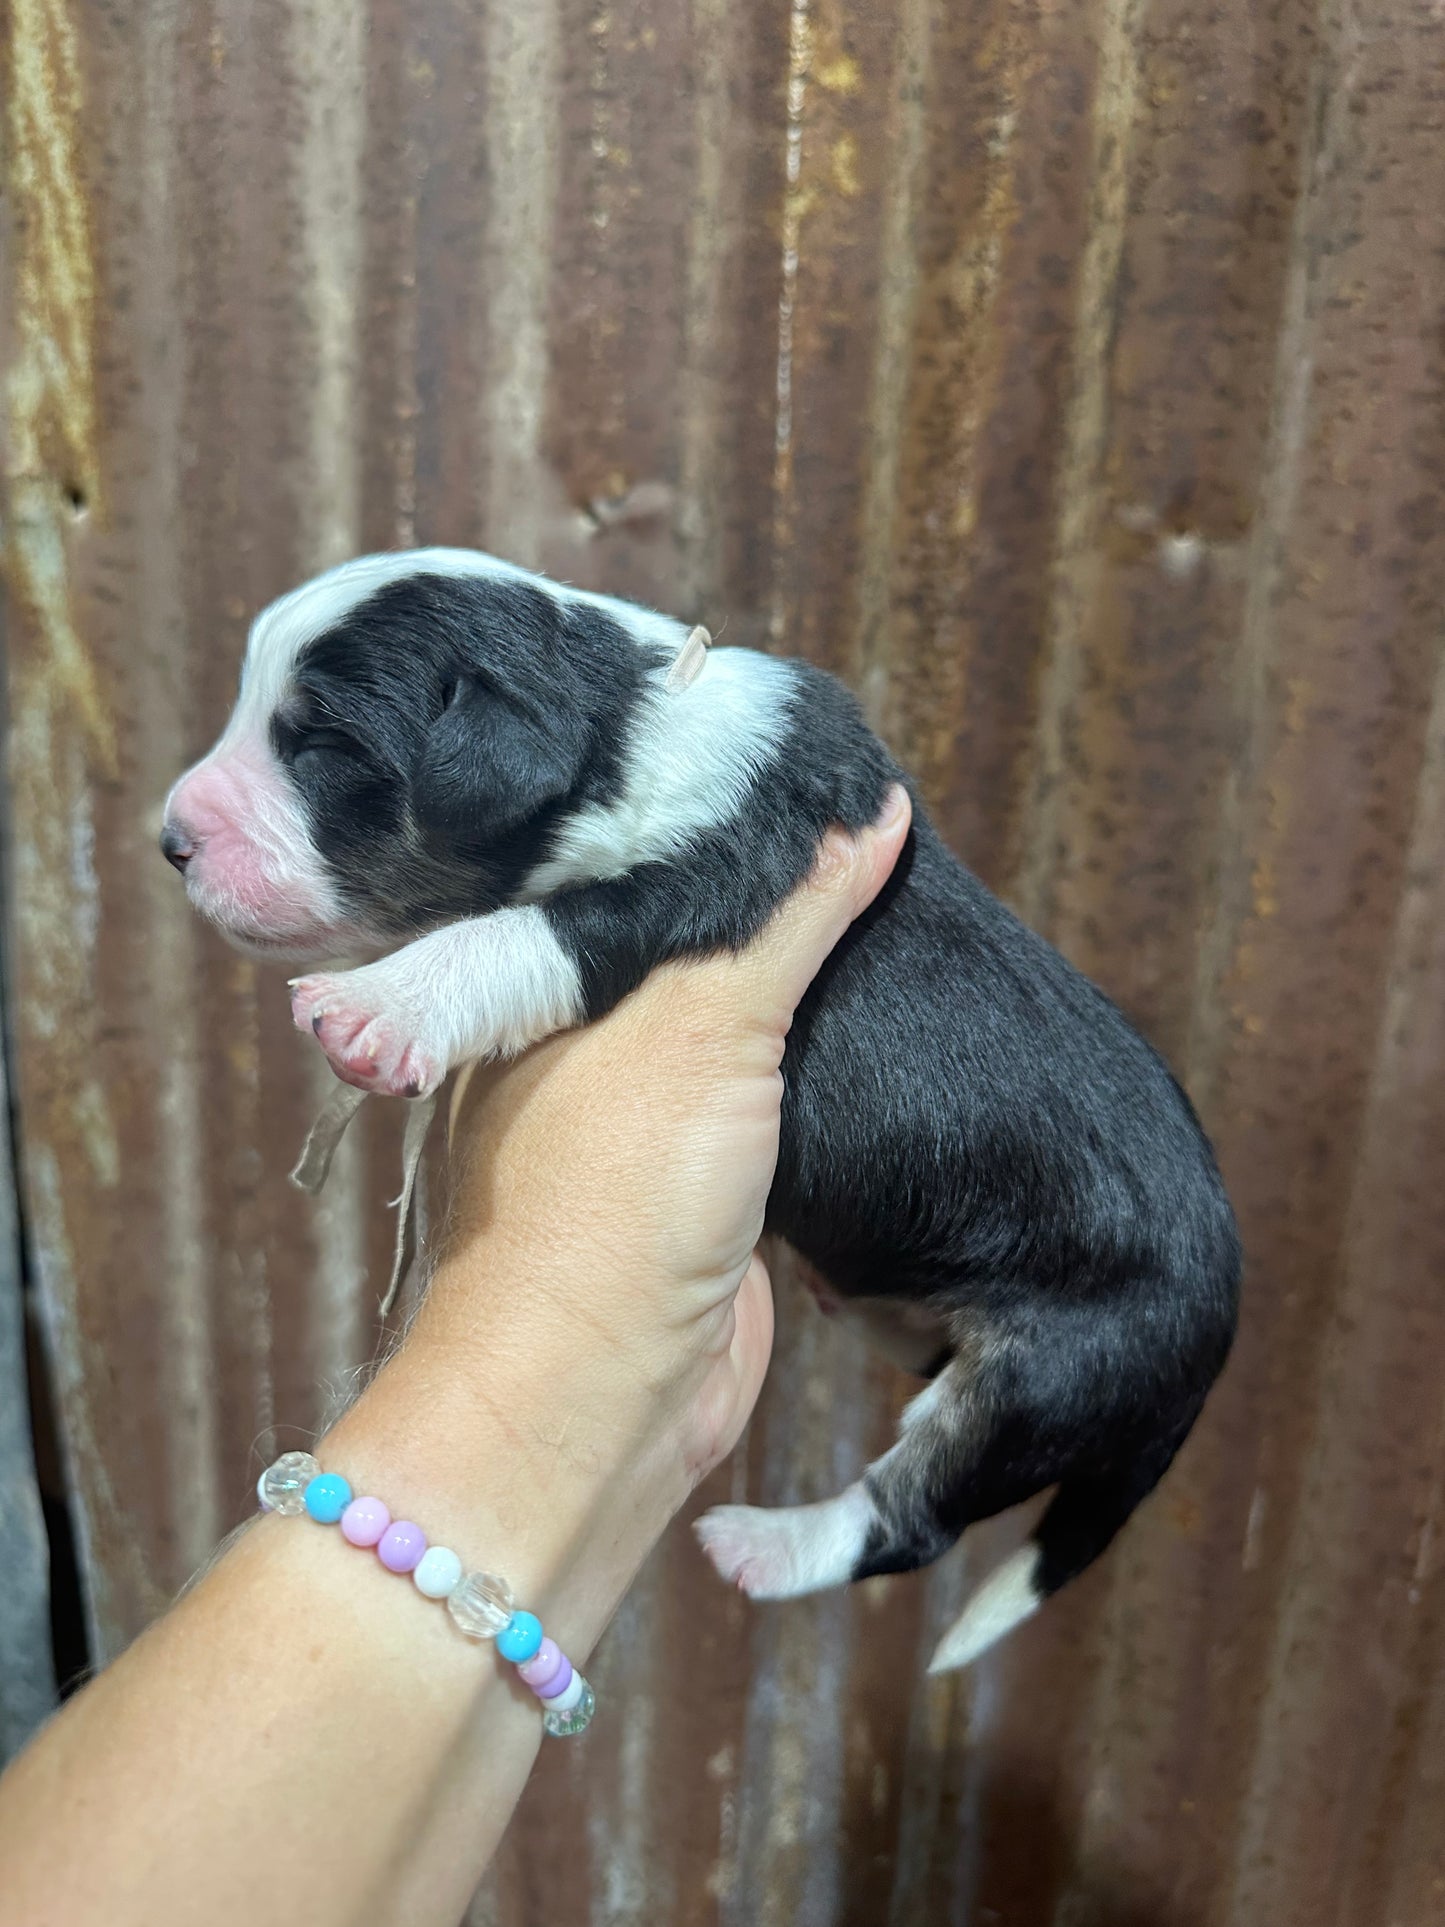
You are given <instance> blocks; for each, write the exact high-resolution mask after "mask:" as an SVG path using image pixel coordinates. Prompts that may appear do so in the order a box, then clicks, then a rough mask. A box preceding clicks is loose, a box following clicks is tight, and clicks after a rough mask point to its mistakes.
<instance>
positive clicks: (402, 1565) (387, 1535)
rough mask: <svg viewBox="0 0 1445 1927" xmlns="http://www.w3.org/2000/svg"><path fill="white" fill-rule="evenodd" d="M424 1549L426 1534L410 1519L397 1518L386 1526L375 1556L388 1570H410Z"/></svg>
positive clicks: (414, 1566) (417, 1561)
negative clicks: (392, 1523)
mask: <svg viewBox="0 0 1445 1927" xmlns="http://www.w3.org/2000/svg"><path fill="white" fill-rule="evenodd" d="M425 1551H426V1534H425V1533H424V1532H423V1531H422V1529H421V1527H420V1526H417V1525H413V1524H412V1522H411V1520H410V1519H398V1520H397V1521H396V1523H395V1525H390V1526H388V1527H387V1529H386V1531H385V1532H383V1533H382V1535H381V1541H380V1543H379V1544H378V1546H377V1548H376V1556H377V1558H378V1559H379V1560H380V1561H381V1563H382V1564H383V1565H384V1566H385V1567H386V1569H387V1571H388V1572H412V1571H413V1570H414V1569H415V1568H416V1566H417V1565H418V1563H419V1562H420V1560H421V1556H422V1554H423V1553H424V1552H425Z"/></svg>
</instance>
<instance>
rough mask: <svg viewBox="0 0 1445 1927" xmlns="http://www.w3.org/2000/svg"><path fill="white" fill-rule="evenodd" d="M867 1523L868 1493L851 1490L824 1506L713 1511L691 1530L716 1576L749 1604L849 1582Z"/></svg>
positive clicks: (721, 1508)
mask: <svg viewBox="0 0 1445 1927" xmlns="http://www.w3.org/2000/svg"><path fill="white" fill-rule="evenodd" d="M872 1518H873V1507H872V1505H871V1503H870V1502H869V1500H868V1497H867V1495H866V1493H865V1492H864V1491H863V1488H862V1487H861V1486H856V1485H855V1486H850V1487H849V1488H848V1490H847V1491H846V1492H845V1493H843V1494H842V1495H841V1497H839V1498H836V1499H828V1500H825V1501H824V1502H823V1504H821V1505H799V1506H786V1507H783V1508H781V1509H778V1510H773V1509H771V1508H769V1507H765V1506H755V1505H719V1506H714V1507H713V1509H712V1511H711V1512H705V1513H704V1514H703V1516H702V1517H701V1518H700V1519H699V1520H698V1521H697V1522H696V1524H695V1525H694V1526H693V1531H694V1532H695V1533H696V1534H697V1536H698V1542H699V1544H700V1545H701V1546H702V1549H703V1551H704V1552H705V1553H706V1554H707V1556H708V1558H709V1559H710V1560H711V1561H712V1563H713V1565H714V1566H715V1567H716V1569H717V1572H718V1575H719V1577H721V1578H723V1579H726V1580H727V1581H728V1582H729V1584H731V1585H734V1586H736V1587H737V1588H738V1590H739V1591H740V1592H745V1593H746V1594H747V1596H748V1598H749V1599H792V1598H795V1597H796V1596H797V1595H798V1594H799V1593H805V1592H818V1591H819V1590H821V1589H822V1588H823V1587H825V1586H842V1585H846V1583H847V1582H848V1580H849V1579H851V1578H852V1576H853V1568H854V1566H855V1564H856V1563H857V1561H858V1559H859V1557H860V1556H861V1554H862V1551H863V1546H864V1543H865V1541H866V1540H867V1537H868V1527H869V1523H870V1522H871V1520H872Z"/></svg>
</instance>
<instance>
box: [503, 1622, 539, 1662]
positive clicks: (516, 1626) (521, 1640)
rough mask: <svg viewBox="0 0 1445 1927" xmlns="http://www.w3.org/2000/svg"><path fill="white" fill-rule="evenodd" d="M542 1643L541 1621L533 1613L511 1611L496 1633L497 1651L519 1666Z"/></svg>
mask: <svg viewBox="0 0 1445 1927" xmlns="http://www.w3.org/2000/svg"><path fill="white" fill-rule="evenodd" d="M541 1644H542V1622H541V1620H540V1619H538V1617H537V1615H536V1614H535V1613H513V1614H512V1617H511V1618H510V1619H509V1620H508V1621H507V1623H506V1625H505V1626H503V1628H502V1630H501V1631H500V1632H499V1633H498V1634H497V1651H498V1652H499V1653H500V1654H501V1655H502V1658H503V1659H509V1660H511V1662H512V1664H513V1665H514V1666H521V1665H523V1664H524V1663H525V1662H526V1661H527V1660H529V1659H530V1658H531V1657H532V1655H533V1653H535V1652H536V1650H537V1648H538V1647H539V1646H540V1645H541Z"/></svg>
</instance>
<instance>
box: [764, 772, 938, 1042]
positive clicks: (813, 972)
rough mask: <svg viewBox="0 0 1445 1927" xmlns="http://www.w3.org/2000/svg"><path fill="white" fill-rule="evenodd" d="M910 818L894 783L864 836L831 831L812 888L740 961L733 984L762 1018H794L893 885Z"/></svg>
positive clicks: (796, 897)
mask: <svg viewBox="0 0 1445 1927" xmlns="http://www.w3.org/2000/svg"><path fill="white" fill-rule="evenodd" d="M912 817H913V811H912V805H911V804H910V802H909V800H908V792H907V791H906V790H905V789H904V788H903V786H902V785H901V784H897V785H895V786H894V788H893V789H891V790H890V791H889V792H888V796H887V798H886V799H885V802H884V806H883V812H882V814H881V816H880V817H879V818H878V821H877V822H876V823H874V824H872V825H870V827H869V828H868V829H866V830H864V831H862V832H861V834H860V835H858V836H856V837H849V836H845V835H844V834H843V833H842V832H841V831H833V832H830V834H829V835H828V837H827V838H826V839H825V840H824V843H823V847H822V849H821V850H820V852H819V854H818V860H817V862H816V864H815V865H814V867H813V871H812V874H811V875H810V876H809V877H808V879H807V881H806V882H805V883H803V884H802V885H800V887H799V888H798V889H796V890H795V891H794V892H793V894H792V896H790V897H789V898H788V900H787V901H786V902H785V903H784V904H783V905H782V906H781V908H780V909H779V911H778V913H777V915H776V916H775V917H774V918H773V919H772V921H771V922H770V923H769V925H768V927H767V929H766V930H765V931H763V933H762V935H761V936H760V937H759V938H758V939H757V941H756V942H755V943H753V944H750V945H749V947H748V949H747V950H746V951H745V952H744V953H743V955H742V957H741V958H740V959H739V968H738V970H737V972H736V974H735V977H734V979H733V981H734V982H735V984H736V985H737V988H738V990H739V992H740V994H741V995H742V996H743V997H744V998H745V999H746V1000H748V1001H749V1002H750V1003H751V1004H752V1005H753V1006H754V1014H756V1015H757V1016H758V1017H759V1018H762V1019H765V1020H766V1019H770V1018H771V1017H772V1016H773V1015H774V1014H775V1013H776V1012H781V1013H782V1015H783V1016H784V1017H785V1018H787V1017H790V1016H791V1015H792V1013H793V1011H794V1010H795V1009H796V1008H797V1006H798V1003H799V1001H800V1000H801V998H802V995H803V992H804V991H805V990H806V989H807V988H808V985H809V984H810V983H811V982H812V981H813V979H814V977H816V976H817V974H818V972H819V970H820V969H821V968H822V966H823V962H824V960H825V958H826V957H827V956H828V954H829V952H830V951H831V950H832V949H833V947H834V945H835V944H836V943H837V942H838V939H839V938H840V937H841V936H842V935H843V932H844V931H845V930H846V929H847V928H848V926H849V925H850V924H851V923H852V922H853V921H854V920H855V918H857V917H859V916H861V915H862V913H863V911H865V910H866V909H867V908H868V906H869V904H870V903H872V901H873V899H874V898H875V897H876V896H877V895H878V892H879V891H880V890H881V889H882V888H883V886H884V884H885V883H886V882H887V881H888V878H889V876H890V875H891V874H892V871H893V866H894V864H895V863H896V862H897V861H898V858H899V854H900V853H901V851H902V849H903V845H904V843H905V841H906V840H907V836H908V829H909V825H910V823H911V822H912Z"/></svg>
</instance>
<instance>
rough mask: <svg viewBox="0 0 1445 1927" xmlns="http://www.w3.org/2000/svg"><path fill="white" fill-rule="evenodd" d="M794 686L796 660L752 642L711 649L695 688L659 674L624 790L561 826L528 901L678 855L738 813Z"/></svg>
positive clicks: (641, 716)
mask: <svg viewBox="0 0 1445 1927" xmlns="http://www.w3.org/2000/svg"><path fill="white" fill-rule="evenodd" d="M794 687H795V677H794V673H793V671H792V669H791V668H790V667H789V665H788V664H787V663H785V662H778V661H777V660H776V659H775V658H774V657H772V656H763V655H759V654H757V653H756V652H755V651H753V650H751V649H710V650H709V651H708V653H707V656H706V658H705V660H704V662H703V665H702V668H701V671H700V672H699V674H698V676H697V677H696V679H695V680H694V681H693V682H692V683H691V684H689V686H688V687H687V688H686V689H674V690H669V689H667V688H666V687H665V676H658V677H657V678H655V679H654V681H653V683H652V685H651V687H650V688H649V690H648V692H647V694H646V696H645V697H644V698H643V700H642V702H641V704H640V705H639V707H638V711H637V715H636V717H635V718H634V721H633V725H632V733H631V736H630V738H629V740H628V744H627V749H626V753H625V759H624V767H623V779H622V794H621V796H619V797H618V799H617V801H616V802H615V803H611V804H608V805H607V806H606V807H601V806H599V807H597V808H594V809H587V810H579V811H578V813H577V814H576V815H575V816H573V817H571V818H569V820H568V821H567V822H565V823H564V824H563V825H562V827H561V829H560V830H559V831H558V833H557V837H556V840H555V842H554V843H553V846H552V852H551V855H550V856H549V857H548V858H547V859H546V861H545V862H543V863H541V864H539V865H538V866H537V868H536V869H535V870H533V871H532V873H531V875H530V876H528V877H527V878H526V880H525V882H524V883H523V885H522V889H521V891H520V893H519V894H520V896H521V898H522V899H523V901H536V900H537V899H538V898H540V897H545V896H547V895H549V894H550V893H551V892H552V891H553V890H559V889H561V888H563V887H564V886H565V885H567V884H571V883H590V882H594V881H596V880H598V879H600V878H604V877H619V876H623V875H625V874H626V872H627V871H628V870H631V869H633V868H635V867H636V865H638V864H639V863H649V862H655V861H658V860H662V859H666V858H669V857H675V856H678V855H680V854H681V853H682V852H683V851H684V850H685V849H686V848H687V845H688V844H689V843H690V842H691V841H692V840H693V838H694V837H696V836H698V835H699V834H701V833H702V832H703V831H706V830H711V829H715V828H716V827H717V826H718V825H719V824H721V823H726V822H727V821H728V820H729V818H730V817H732V816H735V815H736V814H737V812H738V810H739V809H740V808H741V806H742V803H743V800H744V798H745V797H746V795H747V792H748V789H749V788H750V786H751V785H752V783H753V781H754V780H755V778H756V777H757V776H758V774H759V773H760V772H761V771H762V770H764V769H766V768H767V766H768V764H769V763H770V762H771V761H772V760H773V758H774V757H775V756H776V755H777V753H778V749H779V747H780V745H781V743H782V740H783V737H784V734H785V733H786V730H787V726H788V715H789V711H790V709H791V706H792V697H793V691H794Z"/></svg>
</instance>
